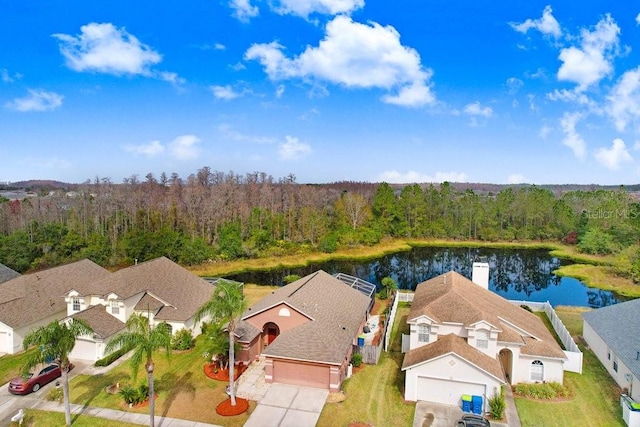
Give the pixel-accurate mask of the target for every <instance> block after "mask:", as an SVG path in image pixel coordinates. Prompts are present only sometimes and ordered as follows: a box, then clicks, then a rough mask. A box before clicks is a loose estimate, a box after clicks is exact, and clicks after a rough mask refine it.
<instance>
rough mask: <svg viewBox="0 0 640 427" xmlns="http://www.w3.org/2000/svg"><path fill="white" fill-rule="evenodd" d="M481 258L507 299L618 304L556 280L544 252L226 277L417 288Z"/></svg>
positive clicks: (414, 256) (410, 258) (418, 252)
mask: <svg viewBox="0 0 640 427" xmlns="http://www.w3.org/2000/svg"><path fill="white" fill-rule="evenodd" d="M480 259H482V260H483V261H486V262H488V263H489V266H490V272H489V289H491V290H492V291H494V292H496V293H497V294H498V295H501V296H503V297H505V298H508V299H516V300H529V301H549V302H550V303H551V304H552V305H554V306H556V305H573V306H585V307H594V308H596V307H604V306H607V305H611V304H615V303H617V302H619V301H620V300H621V299H620V298H619V297H617V296H616V295H615V294H613V293H612V292H609V291H602V290H599V289H590V288H588V287H586V286H585V285H584V284H583V283H582V282H580V281H579V280H576V279H572V278H568V277H559V276H556V275H555V274H553V271H554V270H556V269H557V268H558V267H560V266H561V265H562V261H561V260H559V259H558V258H555V257H552V256H550V255H549V254H548V253H547V252H546V251H543V250H507V249H490V248H433V247H429V248H413V249H412V250H410V251H405V252H398V253H395V254H390V255H385V256H382V257H380V258H377V259H374V260H370V261H330V262H327V263H322V264H313V265H309V266H308V267H304V268H293V269H291V268H283V269H280V270H272V271H268V272H251V273H244V274H239V275H235V276H230V277H229V278H230V279H233V280H238V281H241V282H245V283H258V284H262V285H278V286H280V285H283V284H284V278H285V277H286V276H287V275H289V274H297V275H299V276H305V275H307V274H310V273H312V272H314V271H317V270H320V269H322V270H324V271H326V272H328V273H331V274H335V273H340V272H341V273H346V274H350V275H352V276H356V277H359V278H361V279H364V280H366V281H368V282H371V283H374V284H375V285H376V286H378V287H379V286H380V283H381V281H382V279H383V278H384V277H388V276H389V277H392V278H394V279H395V280H396V282H397V283H398V285H399V287H400V288H401V289H415V286H416V285H417V284H418V283H421V282H424V281H425V280H428V279H430V278H432V277H435V276H437V275H440V274H442V273H445V272H447V271H450V270H454V271H456V272H458V273H460V274H462V275H463V276H465V277H469V278H470V277H471V269H472V264H473V262H474V261H475V260H480Z"/></svg>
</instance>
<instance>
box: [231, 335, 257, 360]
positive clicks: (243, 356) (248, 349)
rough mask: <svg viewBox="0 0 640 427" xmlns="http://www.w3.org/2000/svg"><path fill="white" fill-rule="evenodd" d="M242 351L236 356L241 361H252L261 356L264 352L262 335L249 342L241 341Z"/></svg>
mask: <svg viewBox="0 0 640 427" xmlns="http://www.w3.org/2000/svg"><path fill="white" fill-rule="evenodd" d="M240 346H241V348H240V351H239V352H238V355H237V357H236V360H238V361H239V362H245V363H251V362H253V361H254V360H256V359H257V358H258V356H260V353H262V339H261V336H260V335H258V336H256V337H255V338H254V339H253V341H251V342H249V343H240Z"/></svg>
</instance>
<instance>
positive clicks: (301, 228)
mask: <svg viewBox="0 0 640 427" xmlns="http://www.w3.org/2000/svg"><path fill="white" fill-rule="evenodd" d="M385 238H416V239H423V238H441V239H455V240H480V241H550V242H559V241H563V242H565V243H568V244H575V245H577V247H578V249H579V250H581V251H583V252H585V253H592V254H615V255H616V256H617V257H618V258H619V260H621V262H620V263H619V265H621V267H620V268H619V270H620V273H621V274H624V275H627V276H629V277H632V278H634V280H636V281H640V245H639V244H638V242H639V240H640V204H639V203H638V201H637V200H635V198H634V197H633V196H632V195H631V194H630V193H629V192H627V191H626V190H625V189H623V188H620V189H617V190H602V189H596V190H590V191H584V190H575V191H566V192H563V193H562V194H554V192H552V191H551V190H549V189H545V188H541V187H537V186H526V187H507V188H503V189H501V190H500V191H498V192H496V193H493V192H489V193H477V192H474V191H473V190H472V189H466V190H457V189H456V188H455V187H454V186H453V185H451V184H450V183H447V182H444V183H442V184H429V185H419V184H412V185H406V186H392V185H389V184H387V183H379V184H372V183H356V182H344V183H335V184H331V185H312V184H299V183H297V182H296V178H295V176H294V175H289V176H287V177H284V178H280V179H274V178H273V177H272V176H270V175H267V174H265V173H259V172H256V173H250V174H246V175H239V174H235V173H233V172H227V173H224V172H218V171H213V170H211V169H210V168H208V167H204V168H201V169H199V170H198V171H197V173H195V174H191V175H190V176H189V177H188V178H186V179H182V178H180V177H179V176H178V175H177V174H172V175H171V176H167V175H166V174H164V173H163V174H161V176H160V177H156V176H155V175H154V174H151V173H149V174H147V175H146V176H145V179H144V180H141V179H139V178H138V177H137V176H135V175H134V176H132V177H130V178H127V179H125V180H124V181H123V182H122V183H119V184H115V183H113V182H111V180H110V179H109V178H96V179H94V180H93V181H88V182H86V183H84V184H80V185H78V186H77V188H75V189H74V191H71V192H69V191H67V192H65V191H54V192H51V193H48V194H41V195H38V196H37V197H29V198H25V199H23V200H8V199H4V200H2V199H0V263H2V264H4V265H6V266H8V267H10V268H12V269H14V270H16V271H18V272H25V271H29V270H32V269H41V268H48V267H52V266H56V265H60V264H62V263H66V262H70V261H74V260H78V259H82V258H89V259H91V260H93V261H95V262H96V263H98V264H100V265H102V266H105V267H109V266H119V265H128V264H131V263H133V262H134V260H138V261H144V260H148V259H152V258H156V257H158V256H167V257H168V258H170V259H172V260H174V261H176V262H178V263H181V264H183V265H195V264H200V263H203V262H206V261H208V260H216V259H225V260H232V259H238V258H256V257H265V256H274V255H275V256H277V255H285V254H293V253H304V252H309V251H317V250H319V251H323V252H328V253H330V252H334V251H336V250H338V249H340V248H344V247H354V246H359V245H374V244H376V243H378V242H380V241H381V240H383V239H385Z"/></svg>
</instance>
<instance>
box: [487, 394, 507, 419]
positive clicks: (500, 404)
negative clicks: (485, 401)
mask: <svg viewBox="0 0 640 427" xmlns="http://www.w3.org/2000/svg"><path fill="white" fill-rule="evenodd" d="M506 408H507V404H506V402H505V401H504V390H503V389H502V388H500V393H497V390H496V394H495V395H494V396H493V397H492V398H491V399H489V413H490V414H491V417H492V418H494V419H496V420H501V419H502V414H504V410H505V409H506Z"/></svg>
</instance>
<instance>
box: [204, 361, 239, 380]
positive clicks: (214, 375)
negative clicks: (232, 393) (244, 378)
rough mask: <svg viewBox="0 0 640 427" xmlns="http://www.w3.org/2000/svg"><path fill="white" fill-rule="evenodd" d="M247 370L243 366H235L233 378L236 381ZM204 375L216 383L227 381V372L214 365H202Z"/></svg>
mask: <svg viewBox="0 0 640 427" xmlns="http://www.w3.org/2000/svg"><path fill="white" fill-rule="evenodd" d="M246 370H247V366H245V365H237V366H236V368H235V372H234V377H235V379H236V380H237V379H238V377H239V376H240V375H241V374H242V373H243V372H244V371H246ZM204 374H205V375H206V376H208V377H209V378H211V379H214V380H218V381H229V370H228V369H221V368H218V365H217V364H215V363H207V364H205V365H204Z"/></svg>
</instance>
